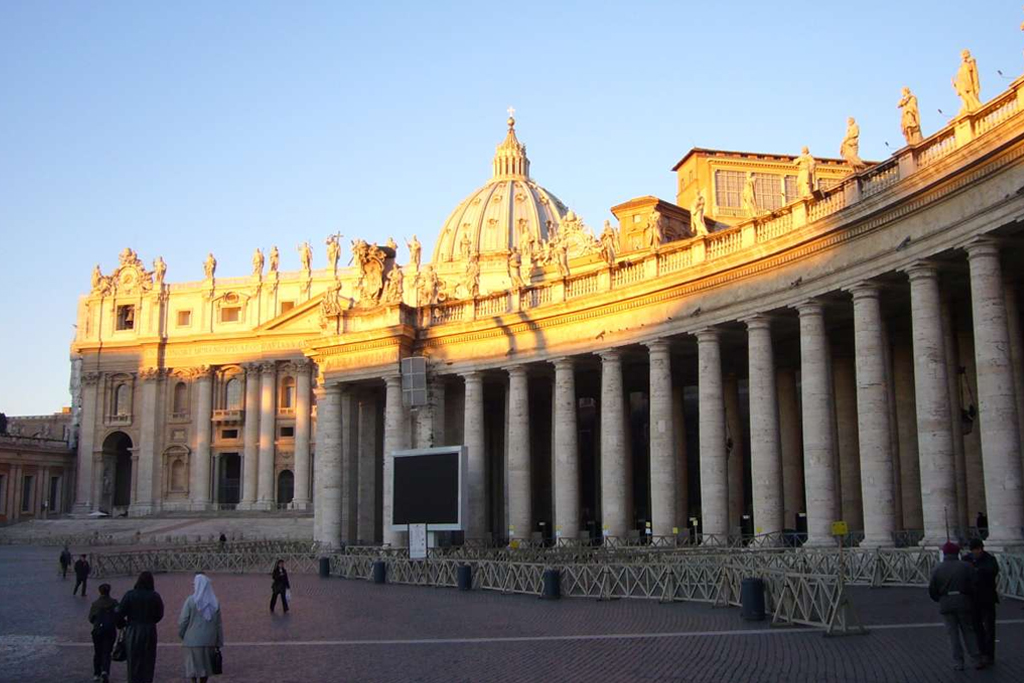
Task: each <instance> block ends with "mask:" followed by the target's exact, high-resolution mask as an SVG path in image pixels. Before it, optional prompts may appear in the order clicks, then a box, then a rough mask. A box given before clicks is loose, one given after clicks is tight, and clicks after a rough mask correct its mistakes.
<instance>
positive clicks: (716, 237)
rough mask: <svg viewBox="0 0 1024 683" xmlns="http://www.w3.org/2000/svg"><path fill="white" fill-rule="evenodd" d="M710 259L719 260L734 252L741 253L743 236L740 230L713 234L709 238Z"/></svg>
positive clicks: (708, 254) (708, 252)
mask: <svg viewBox="0 0 1024 683" xmlns="http://www.w3.org/2000/svg"><path fill="white" fill-rule="evenodd" d="M707 245H708V246H707V256H708V259H709V260H710V259H717V258H721V257H723V256H726V255H727V254H731V253H733V252H734V251H739V249H740V247H741V246H742V245H743V235H742V234H741V233H740V231H739V230H736V229H735V228H734V229H731V230H727V231H725V232H720V233H713V234H711V235H709V236H708V237H707Z"/></svg>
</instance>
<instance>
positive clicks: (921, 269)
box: [900, 261, 939, 282]
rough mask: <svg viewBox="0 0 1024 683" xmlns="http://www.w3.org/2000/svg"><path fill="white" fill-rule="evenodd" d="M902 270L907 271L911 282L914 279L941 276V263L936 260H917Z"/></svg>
mask: <svg viewBox="0 0 1024 683" xmlns="http://www.w3.org/2000/svg"><path fill="white" fill-rule="evenodd" d="M900 271H901V272H903V273H906V274H907V277H908V278H910V281H911V282H913V281H914V280H925V279H928V280H933V279H935V278H937V277H938V276H939V264H938V263H936V262H935V261H916V262H914V263H911V264H910V265H909V266H907V267H905V268H901V269H900Z"/></svg>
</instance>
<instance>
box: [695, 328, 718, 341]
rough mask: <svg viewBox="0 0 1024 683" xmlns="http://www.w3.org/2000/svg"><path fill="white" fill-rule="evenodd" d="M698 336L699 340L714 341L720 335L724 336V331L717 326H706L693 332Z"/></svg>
mask: <svg viewBox="0 0 1024 683" xmlns="http://www.w3.org/2000/svg"><path fill="white" fill-rule="evenodd" d="M693 335H694V336H695V337H697V342H698V343H699V342H705V343H706V342H712V341H718V339H719V337H721V336H722V331H721V330H719V329H718V328H717V327H705V328H702V329H699V330H697V331H696V332H694V333H693Z"/></svg>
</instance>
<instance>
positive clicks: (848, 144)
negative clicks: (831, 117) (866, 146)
mask: <svg viewBox="0 0 1024 683" xmlns="http://www.w3.org/2000/svg"><path fill="white" fill-rule="evenodd" d="M859 152H860V126H858V125H857V121H856V120H855V119H854V118H853V117H852V116H851V117H850V118H848V119H846V137H844V138H843V144H842V145H840V146H839V156H841V157H843V159H845V160H846V163H848V164H849V165H850V166H851V167H852V168H853V172H854V173H856V172H857V171H860V170H863V169H865V168H867V166H868V165H867V164H865V163H864V161H863V160H862V159H861V158H860V154H859Z"/></svg>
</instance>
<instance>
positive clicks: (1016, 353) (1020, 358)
mask: <svg viewBox="0 0 1024 683" xmlns="http://www.w3.org/2000/svg"><path fill="white" fill-rule="evenodd" d="M1003 293H1004V295H1005V298H1006V327H1007V332H1008V333H1009V335H1010V367H1012V368H1013V392H1014V394H1015V395H1016V397H1017V429H1018V430H1024V338H1022V337H1021V327H1020V304H1019V299H1018V292H1017V283H1016V282H1014V280H1013V278H1012V277H1009V276H1007V275H1006V274H1004V275H1003ZM1021 457H1022V458H1024V452H1022V453H1021Z"/></svg>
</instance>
